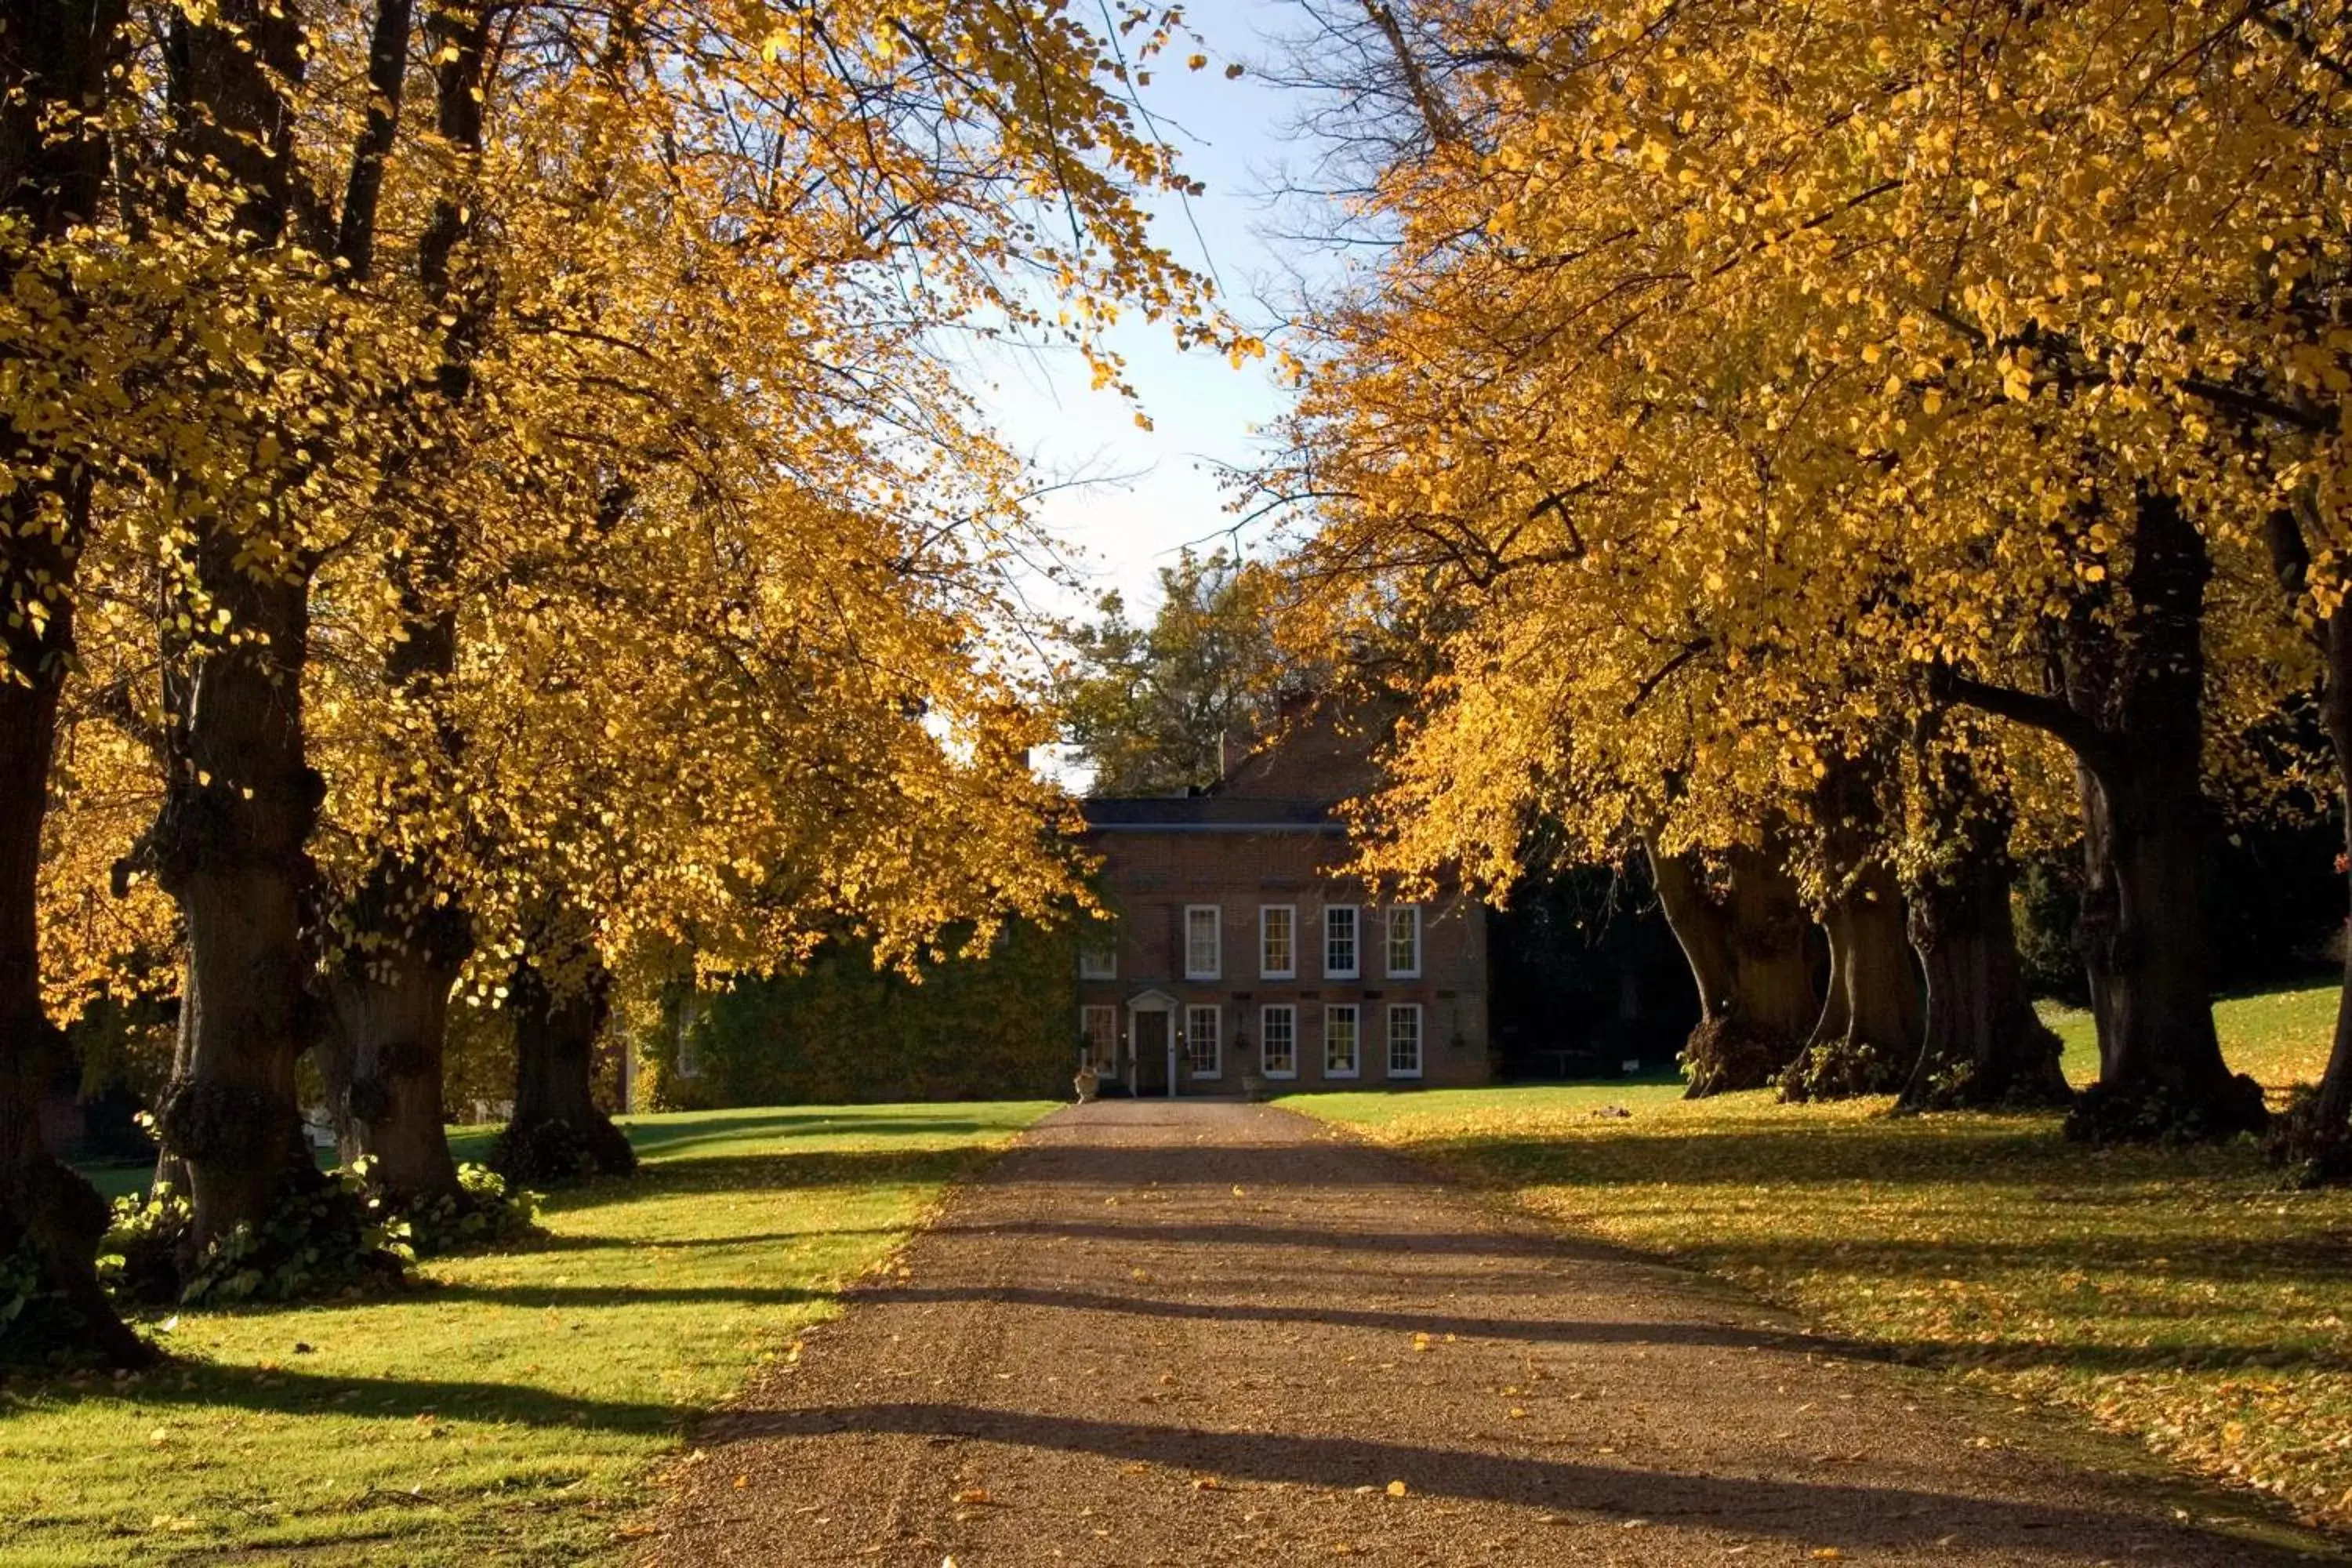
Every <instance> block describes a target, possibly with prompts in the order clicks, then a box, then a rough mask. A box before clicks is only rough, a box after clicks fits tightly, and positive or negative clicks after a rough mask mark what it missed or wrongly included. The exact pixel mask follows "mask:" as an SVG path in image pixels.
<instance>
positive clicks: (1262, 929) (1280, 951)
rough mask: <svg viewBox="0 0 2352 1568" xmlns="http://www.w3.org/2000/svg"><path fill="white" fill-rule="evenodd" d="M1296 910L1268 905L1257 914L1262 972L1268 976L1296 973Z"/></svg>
mask: <svg viewBox="0 0 2352 1568" xmlns="http://www.w3.org/2000/svg"><path fill="white" fill-rule="evenodd" d="M1295 921H1297V910H1293V909H1291V908H1289V907H1288V906H1287V905H1284V904H1268V905H1267V906H1265V908H1264V909H1262V910H1259V911H1258V931H1259V936H1260V946H1261V947H1262V948H1263V950H1264V951H1263V952H1260V953H1259V955H1258V968H1259V970H1260V971H1261V972H1262V973H1265V974H1269V975H1282V974H1295V973H1297V963H1298V960H1297V953H1296V943H1295V942H1294V937H1295V935H1296V932H1295V931H1293V929H1292V928H1293V923H1294V922H1295Z"/></svg>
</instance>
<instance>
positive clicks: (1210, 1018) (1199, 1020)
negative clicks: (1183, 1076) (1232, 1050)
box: [1184, 1007, 1224, 1078]
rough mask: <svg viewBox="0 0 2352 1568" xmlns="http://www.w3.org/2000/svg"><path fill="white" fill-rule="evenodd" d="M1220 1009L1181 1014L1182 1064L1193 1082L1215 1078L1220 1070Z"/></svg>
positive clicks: (1204, 1008)
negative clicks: (1189, 1072) (1182, 1034)
mask: <svg viewBox="0 0 2352 1568" xmlns="http://www.w3.org/2000/svg"><path fill="white" fill-rule="evenodd" d="M1222 1023H1223V1016H1222V1014H1221V1011H1220V1009H1218V1008H1215V1007H1188V1008H1186V1009H1185V1010H1184V1061H1185V1065H1186V1066H1187V1067H1189V1068H1192V1076H1193V1077H1195V1078H1215V1077H1216V1076H1217V1075H1218V1073H1219V1072H1220V1071H1221V1070H1223V1066H1224V1061H1223V1052H1222V1046H1221V1042H1220V1041H1219V1039H1218V1033H1219V1026H1220V1025H1221V1024H1222Z"/></svg>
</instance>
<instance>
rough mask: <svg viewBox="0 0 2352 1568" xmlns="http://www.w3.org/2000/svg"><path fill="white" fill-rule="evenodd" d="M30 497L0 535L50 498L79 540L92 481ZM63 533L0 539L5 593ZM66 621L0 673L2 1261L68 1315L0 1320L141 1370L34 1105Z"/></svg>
mask: <svg viewBox="0 0 2352 1568" xmlns="http://www.w3.org/2000/svg"><path fill="white" fill-rule="evenodd" d="M35 491H36V487H33V486H22V487H19V488H18V489H16V491H15V492H14V493H13V494H11V495H9V496H8V497H7V498H6V501H5V506H6V509H7V510H6V512H5V513H0V532H5V531H9V530H10V524H11V522H12V521H15V520H18V519H25V518H27V517H28V516H29V515H31V512H32V510H34V509H37V508H39V507H41V506H43V505H44V504H45V503H46V502H52V501H53V502H56V503H58V504H59V505H60V506H61V507H62V508H63V509H64V510H66V511H67V512H68V513H69V514H71V515H72V516H73V517H74V519H75V522H74V525H73V526H74V529H75V532H76V533H77V534H78V533H79V527H80V523H81V521H84V520H85V519H86V517H87V510H88V507H89V483H88V481H87V479H80V478H79V477H77V478H75V479H69V480H68V481H67V482H66V484H65V485H64V486H62V487H56V488H51V489H49V493H48V494H47V496H46V497H44V496H41V495H39V494H37V493H35ZM57 537H58V536H57V535H56V534H53V533H43V532H39V531H35V530H33V529H27V530H26V531H25V535H24V536H16V535H14V534H13V533H12V532H5V536H0V550H5V552H7V553H6V557H5V559H6V564H7V567H8V570H9V573H10V585H11V586H12V587H14V586H15V585H16V582H17V581H18V578H17V576H16V573H17V570H18V568H19V567H20V565H22V564H24V563H25V561H24V558H25V557H26V556H29V555H32V554H34V553H37V552H41V551H42V550H43V549H44V548H45V546H47V545H49V544H50V543H51V542H54V540H55V539H56V538H57ZM51 553H53V554H59V555H62V552H58V551H55V550H52V551H51ZM70 626H71V619H70V614H69V609H68V605H66V604H64V603H58V604H56V605H53V606H52V607H51V611H50V614H49V616H47V620H46V623H45V624H39V625H37V624H36V623H34V622H33V620H32V618H31V617H30V616H25V617H23V618H22V619H21V620H19V621H18V622H17V623H16V624H14V625H7V626H0V637H5V647H6V649H7V668H6V669H5V671H0V1260H5V1259H7V1258H12V1257H14V1256H15V1255H16V1252H17V1251H18V1250H19V1249H20V1248H28V1249H29V1250H30V1251H31V1253H32V1256H33V1259H34V1264H35V1267H36V1268H37V1270H38V1272H39V1286H40V1289H41V1291H42V1293H43V1294H44V1295H45V1296H47V1298H49V1300H52V1301H54V1302H55V1303H56V1304H57V1305H58V1307H60V1308H61V1309H62V1310H61V1311H57V1312H52V1311H49V1310H46V1309H45V1308H43V1307H40V1306H36V1307H35V1308H34V1309H32V1312H33V1317H32V1318H31V1319H29V1320H27V1321H22V1322H16V1323H11V1324H9V1325H7V1327H8V1328H9V1329H10V1331H11V1332H12V1333H14V1334H18V1335H23V1336H24V1340H23V1342H25V1343H26V1344H27V1345H28V1346H29V1347H30V1348H33V1349H37V1350H47V1349H49V1348H56V1349H59V1350H62V1351H64V1352H66V1353H67V1354H68V1355H69V1356H72V1357H75V1358H86V1357H94V1358H97V1359H100V1360H102V1361H104V1362H106V1363H110V1364H111V1365H115V1366H142V1365H145V1364H147V1363H150V1362H152V1361H153V1360H154V1359H155V1353H154V1352H153V1351H152V1349H150V1348H149V1347H148V1346H147V1344H146V1343H145V1342H143V1341H142V1340H141V1339H140V1338H139V1337H138V1336H137V1335H136V1334H134V1333H132V1332H131V1331H130V1330H129V1329H128V1328H126V1327H124V1325H123V1322H122V1320H121V1318H119V1317H117V1316H116V1315H115V1312H114V1309H113V1307H112V1305H111V1304H110V1303H109V1302H108V1300H107V1299H106V1293H105V1292H104V1291H103V1290H102V1289H100V1288H99V1283H98V1267H97V1258H98V1246H99V1241H100V1238H101V1237H103V1236H104V1235H105V1234H106V1226H107V1222H108V1211H107V1206H106V1202H105V1200H104V1199H102V1198H100V1196H99V1195H98V1194H97V1192H96V1191H95V1190H94V1189H92V1188H91V1186H90V1184H89V1183H88V1182H85V1181H83V1180H82V1179H81V1177H80V1176H79V1175H77V1174H76V1173H74V1172H73V1171H72V1170H71V1169H70V1168H69V1167H68V1166H67V1165H66V1164H65V1163H64V1162H62V1161H60V1160H58V1158H57V1157H56V1156H55V1154H53V1153H52V1152H50V1151H49V1149H48V1148H47V1145H46V1144H45V1142H43V1140H42V1136H41V1101H42V1100H43V1098H44V1096H45V1095H46V1094H47V1090H48V1088H49V1085H50V1084H51V1082H52V1081H53V1080H54V1079H56V1078H57V1076H58V1071H59V1069H60V1068H63V1067H64V1066H65V1065H66V1064H67V1061H68V1057H67V1054H66V1050H65V1040H64V1037H62V1035H61V1034H60V1033H59V1032H58V1029H57V1027H56V1026H54V1025H52V1024H51V1023H50V1022H49V1019H48V1016H47V1013H46V1012H45V1011H44V1009H43V1006H42V1002H41V971H40V960H41V949H40V929H39V920H38V909H39V904H38V893H39V879H40V866H41V821H42V818H43V816H44V815H45V814H46V812H47V806H48V788H49V763H50V761H51V758H52V756H53V754H54V752H55V747H56V742H57V731H58V695H59V692H60V691H61V689H63V687H64V684H65V676H66V662H67V657H68V651H69V643H70V636H71V634H70Z"/></svg>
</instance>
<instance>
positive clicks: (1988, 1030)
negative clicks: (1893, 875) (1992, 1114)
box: [1897, 831, 2074, 1110]
mask: <svg viewBox="0 0 2352 1568" xmlns="http://www.w3.org/2000/svg"><path fill="white" fill-rule="evenodd" d="M2001 837H2004V838H2005V837H2007V834H2006V832H2005V831H2004V832H2003V833H2002V835H2001ZM2011 869H2012V868H2011V865H2010V862H2009V858H2008V856H2007V855H2006V854H2005V853H2004V852H2003V851H2002V850H2001V849H2000V848H1999V847H1996V846H1993V845H1986V846H1984V847H1982V848H1981V849H1980V851H1979V853H1976V854H1973V855H1971V856H1969V858H1967V859H1966V860H1965V861H1964V862H1963V863H1962V864H1961V865H1959V866H1958V867H1956V868H1953V869H1952V871H1951V872H1950V873H1949V874H1948V875H1947V876H1944V877H1939V878H1936V879H1930V880H1928V881H1927V883H1925V884H1924V885H1923V886H1920V887H1918V888H1916V889H1913V890H1912V894H1911V900H1910V908H1911V944H1912V945H1913V946H1914V947H1915V948H1916V949H1917V950H1918V952H1919V960H1920V963H1922V965H1924V966H1925V968H1926V969H1927V1042H1926V1045H1925V1046H1924V1047H1922V1049H1921V1050H1920V1052H1919V1059H1918V1062H1917V1064H1916V1066H1915V1067H1914V1068H1913V1069H1912V1072H1911V1076H1910V1079H1909V1080H1908V1081H1907V1082H1906V1083H1905V1084H1904V1086H1903V1097H1902V1099H1901V1100H1900V1101H1898V1102H1897V1104H1898V1109H1900V1110H1970V1109H1975V1110H1985V1109H1992V1108H1996V1107H2011V1108H2017V1109H2026V1108H2038V1107H2045V1106H2062V1105H2067V1104H2071V1103H2072V1102H2073V1100H2074V1090H2073V1089H2070V1088H2068V1087H2067V1083H2066V1075H2065V1074H2064V1073H2063V1072H2062V1071H2061V1070H2060V1069H2059V1066H2058V1057H2059V1050H2060V1041H2059V1039H2058V1037H2057V1036H2056V1035H2055V1034H2053V1032H2052V1031H2051V1030H2050V1028H2049V1027H2048V1026H2046V1025H2044V1024H2043V1023H2042V1020H2041V1018H2040V1017H2038V1016H2036V1015H2035V1014H2034V1011H2033V1000H2032V996H2031V995H2029V994H2028V993H2027V991H2026V987H2025V976H2024V966H2023V965H2022V964H2021V963H2020V962H2019V961H2018V956H2017V926H2016V922H2015V921H2014V919H2013V918H2012V916H2011V912H2010V907H2009V887H2010V880H2011Z"/></svg>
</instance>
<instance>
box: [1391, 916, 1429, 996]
mask: <svg viewBox="0 0 2352 1568" xmlns="http://www.w3.org/2000/svg"><path fill="white" fill-rule="evenodd" d="M1388 926H1389V978H1390V979H1391V980H1416V979H1419V978H1420V976H1421V906H1420V905H1419V904H1399V905H1397V907H1396V908H1394V909H1392V910H1390V911H1389V919H1388Z"/></svg>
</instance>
